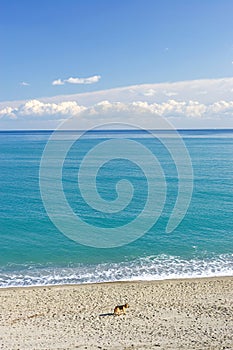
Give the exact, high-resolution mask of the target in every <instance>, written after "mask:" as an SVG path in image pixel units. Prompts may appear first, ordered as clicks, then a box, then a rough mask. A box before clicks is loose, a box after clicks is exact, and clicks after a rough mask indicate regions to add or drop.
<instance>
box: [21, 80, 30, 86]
mask: <svg viewBox="0 0 233 350" xmlns="http://www.w3.org/2000/svg"><path fill="white" fill-rule="evenodd" d="M19 85H20V86H30V84H29V83H26V82H25V81H22V82H21V83H19Z"/></svg>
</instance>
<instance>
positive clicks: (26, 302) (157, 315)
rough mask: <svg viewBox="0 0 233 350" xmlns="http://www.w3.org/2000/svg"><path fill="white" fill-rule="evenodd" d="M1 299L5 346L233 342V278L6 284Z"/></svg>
mask: <svg viewBox="0 0 233 350" xmlns="http://www.w3.org/2000/svg"><path fill="white" fill-rule="evenodd" d="M126 302H127V303H128V304H129V306H130V307H129V308H128V309H127V310H126V314H125V315H120V316H114V315H113V310H114V307H115V306H116V305H117V304H124V303H126ZM0 304H1V313H0V348H1V349H4V350H6V349H20V350H21V349H157V348H158V349H173V350H174V349H189V350H190V349H200V350H201V349H202V350H204V349H216V350H217V349H218V350H219V349H233V277H218V278H215V277H214V278H200V279H179V280H178V279H177V280H163V281H138V282H137V281H136V282H112V283H96V284H82V285H60V286H51V287H50V286H46V287H22V288H3V289H1V290H0Z"/></svg>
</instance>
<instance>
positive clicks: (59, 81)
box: [52, 79, 65, 85]
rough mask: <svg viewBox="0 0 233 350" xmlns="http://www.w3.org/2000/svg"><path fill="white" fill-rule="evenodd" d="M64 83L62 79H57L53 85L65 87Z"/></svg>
mask: <svg viewBox="0 0 233 350" xmlns="http://www.w3.org/2000/svg"><path fill="white" fill-rule="evenodd" d="M64 84H65V83H64V81H62V80H61V79H57V80H54V81H53V82H52V85H64Z"/></svg>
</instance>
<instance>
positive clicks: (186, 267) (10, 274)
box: [0, 254, 233, 288]
mask: <svg viewBox="0 0 233 350" xmlns="http://www.w3.org/2000/svg"><path fill="white" fill-rule="evenodd" d="M232 275H233V254H227V255H219V256H217V257H215V258H208V259H203V260H201V259H192V260H185V259H181V258H179V257H172V256H166V255H160V256H157V257H146V258H140V259H136V260H133V261H128V262H121V263H106V264H97V265H84V264H80V265H77V266H73V267H54V268H53V267H38V266H27V267H25V266H24V267H23V266H21V267H19V266H17V267H15V268H13V267H12V266H11V268H9V267H8V269H6V268H4V269H1V270H0V287H1V288H3V287H15V286H18V287H19V286H36V285H60V284H82V283H98V282H114V281H138V280H164V279H177V278H194V277H212V276H232Z"/></svg>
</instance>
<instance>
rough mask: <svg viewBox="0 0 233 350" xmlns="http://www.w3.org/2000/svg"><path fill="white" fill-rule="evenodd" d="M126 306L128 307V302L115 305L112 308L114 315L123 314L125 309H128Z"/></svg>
mask: <svg viewBox="0 0 233 350" xmlns="http://www.w3.org/2000/svg"><path fill="white" fill-rule="evenodd" d="M128 307H129V304H127V303H126V304H124V305H117V306H116V307H115V309H114V315H117V316H119V315H122V314H123V315H125V313H126V309H128Z"/></svg>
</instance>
